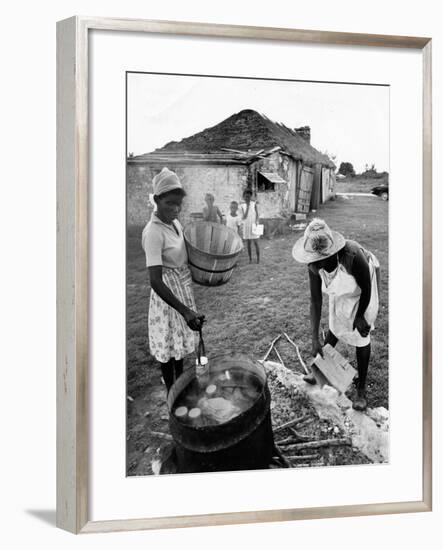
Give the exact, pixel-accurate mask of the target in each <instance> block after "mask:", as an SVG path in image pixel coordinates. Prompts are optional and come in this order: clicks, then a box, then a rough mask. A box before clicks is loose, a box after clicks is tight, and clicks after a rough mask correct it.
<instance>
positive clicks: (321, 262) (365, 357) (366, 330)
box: [292, 218, 380, 411]
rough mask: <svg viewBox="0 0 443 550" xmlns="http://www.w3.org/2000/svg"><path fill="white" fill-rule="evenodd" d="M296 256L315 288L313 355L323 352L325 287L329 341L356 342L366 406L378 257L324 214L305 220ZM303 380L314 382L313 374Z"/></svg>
mask: <svg viewBox="0 0 443 550" xmlns="http://www.w3.org/2000/svg"><path fill="white" fill-rule="evenodd" d="M292 255H293V257H294V259H295V260H297V261H298V262H300V263H302V264H307V266H308V273H309V285H310V291H311V329H312V355H313V356H314V357H315V356H316V355H317V354H318V353H319V354H320V355H321V356H323V350H322V346H321V344H320V338H319V327H320V318H321V310H322V293H324V294H327V295H328V296H329V330H328V333H327V335H326V339H325V344H331V346H335V345H336V344H337V341H338V340H342V341H343V342H345V343H346V344H349V345H351V346H355V347H356V355H357V369H358V381H357V397H356V399H355V400H354V402H353V407H354V409H356V410H360V411H362V410H365V409H366V407H367V401H366V376H367V373H368V365H369V358H370V355H371V336H370V333H371V330H373V328H374V322H375V320H376V317H377V313H378V287H379V285H378V280H379V267H380V266H379V263H378V260H377V258H376V257H375V256H374V254H372V253H371V252H369V251H367V250H365V248H363V247H362V246H361V245H360V244H359V243H357V242H356V241H352V240H346V239H345V238H344V237H343V235H341V234H340V233H338V232H337V231H331V230H330V229H329V227H328V225H327V224H326V223H325V222H324V221H323V220H321V219H318V218H316V219H314V220H312V221H311V223H310V224H309V225H308V226H307V228H306V230H305V233H304V235H303V237H301V238H300V239H299V240H298V241H297V242H296V243H295V245H294V248H293V250H292ZM305 380H306V381H308V382H310V383H315V378H314V376H313V375H308V376H306V377H305Z"/></svg>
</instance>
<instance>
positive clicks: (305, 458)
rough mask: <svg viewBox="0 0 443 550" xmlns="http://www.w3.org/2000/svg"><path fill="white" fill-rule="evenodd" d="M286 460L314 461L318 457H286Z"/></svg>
mask: <svg viewBox="0 0 443 550" xmlns="http://www.w3.org/2000/svg"><path fill="white" fill-rule="evenodd" d="M286 458H287V459H288V460H294V461H298V460H316V459H317V458H318V455H291V456H289V455H288V456H287V457H286Z"/></svg>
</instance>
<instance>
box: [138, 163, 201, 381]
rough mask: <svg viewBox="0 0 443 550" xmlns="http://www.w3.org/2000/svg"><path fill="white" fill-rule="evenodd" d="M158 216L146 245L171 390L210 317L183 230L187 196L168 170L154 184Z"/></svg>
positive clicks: (159, 351)
mask: <svg viewBox="0 0 443 550" xmlns="http://www.w3.org/2000/svg"><path fill="white" fill-rule="evenodd" d="M153 185H154V201H155V204H156V211H155V212H153V213H152V216H151V220H150V221H149V223H148V224H147V225H146V227H145V228H144V230H143V235H142V245H143V249H144V251H145V254H146V266H147V267H148V271H149V279H150V283H151V297H150V302H149V315H148V329H149V350H150V353H151V355H153V356H154V357H155V358H156V359H157V361H158V362H159V363H160V368H161V372H162V376H163V380H164V381H165V385H166V389H167V391H169V388H170V387H171V386H172V384H173V383H174V381H175V380H176V379H177V378H178V376H180V374H181V373H182V372H183V358H184V357H185V356H187V355H189V354H191V353H193V352H194V351H195V343H196V342H195V340H196V339H195V331H198V330H199V329H200V328H201V325H202V323H203V321H204V316H203V315H200V314H199V313H198V312H197V309H196V306H195V300H194V293H193V290H192V283H191V273H190V270H189V267H188V255H187V251H186V245H185V241H184V237H183V229H182V226H181V224H180V222H179V221H178V220H177V216H178V214H179V213H180V210H181V206H182V201H183V197H184V196H185V191H184V189H183V186H182V184H181V182H180V180H179V178H178V176H177V174H175V173H174V172H172V171H171V170H169V169H168V168H163V170H162V171H161V172H160V173H159V174H157V175H156V176H155V177H154V179H153Z"/></svg>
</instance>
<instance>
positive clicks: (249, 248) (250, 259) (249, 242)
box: [246, 239, 252, 263]
mask: <svg viewBox="0 0 443 550" xmlns="http://www.w3.org/2000/svg"><path fill="white" fill-rule="evenodd" d="M246 242H247V244H248V256H249V263H251V262H252V255H251V239H247V240H246Z"/></svg>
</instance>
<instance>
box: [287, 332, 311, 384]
mask: <svg viewBox="0 0 443 550" xmlns="http://www.w3.org/2000/svg"><path fill="white" fill-rule="evenodd" d="M284 336H285V338H286V340H287V341H288V342H289V343H290V344H292V345H293V346H294V348H295V351H296V352H297V357H298V360H299V361H300V365H301V366H302V367H303V369H304V371H305V373H306V374H311V373H310V372H309V370H308V367H307V366H306V364H305V362H304V361H303V359H302V356H301V355H300V350H299V349H298V346H297V344H296V343H295V342H293V341H292V340H291V339H290V338H289V336H288V335H287V334H286V332H284Z"/></svg>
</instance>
